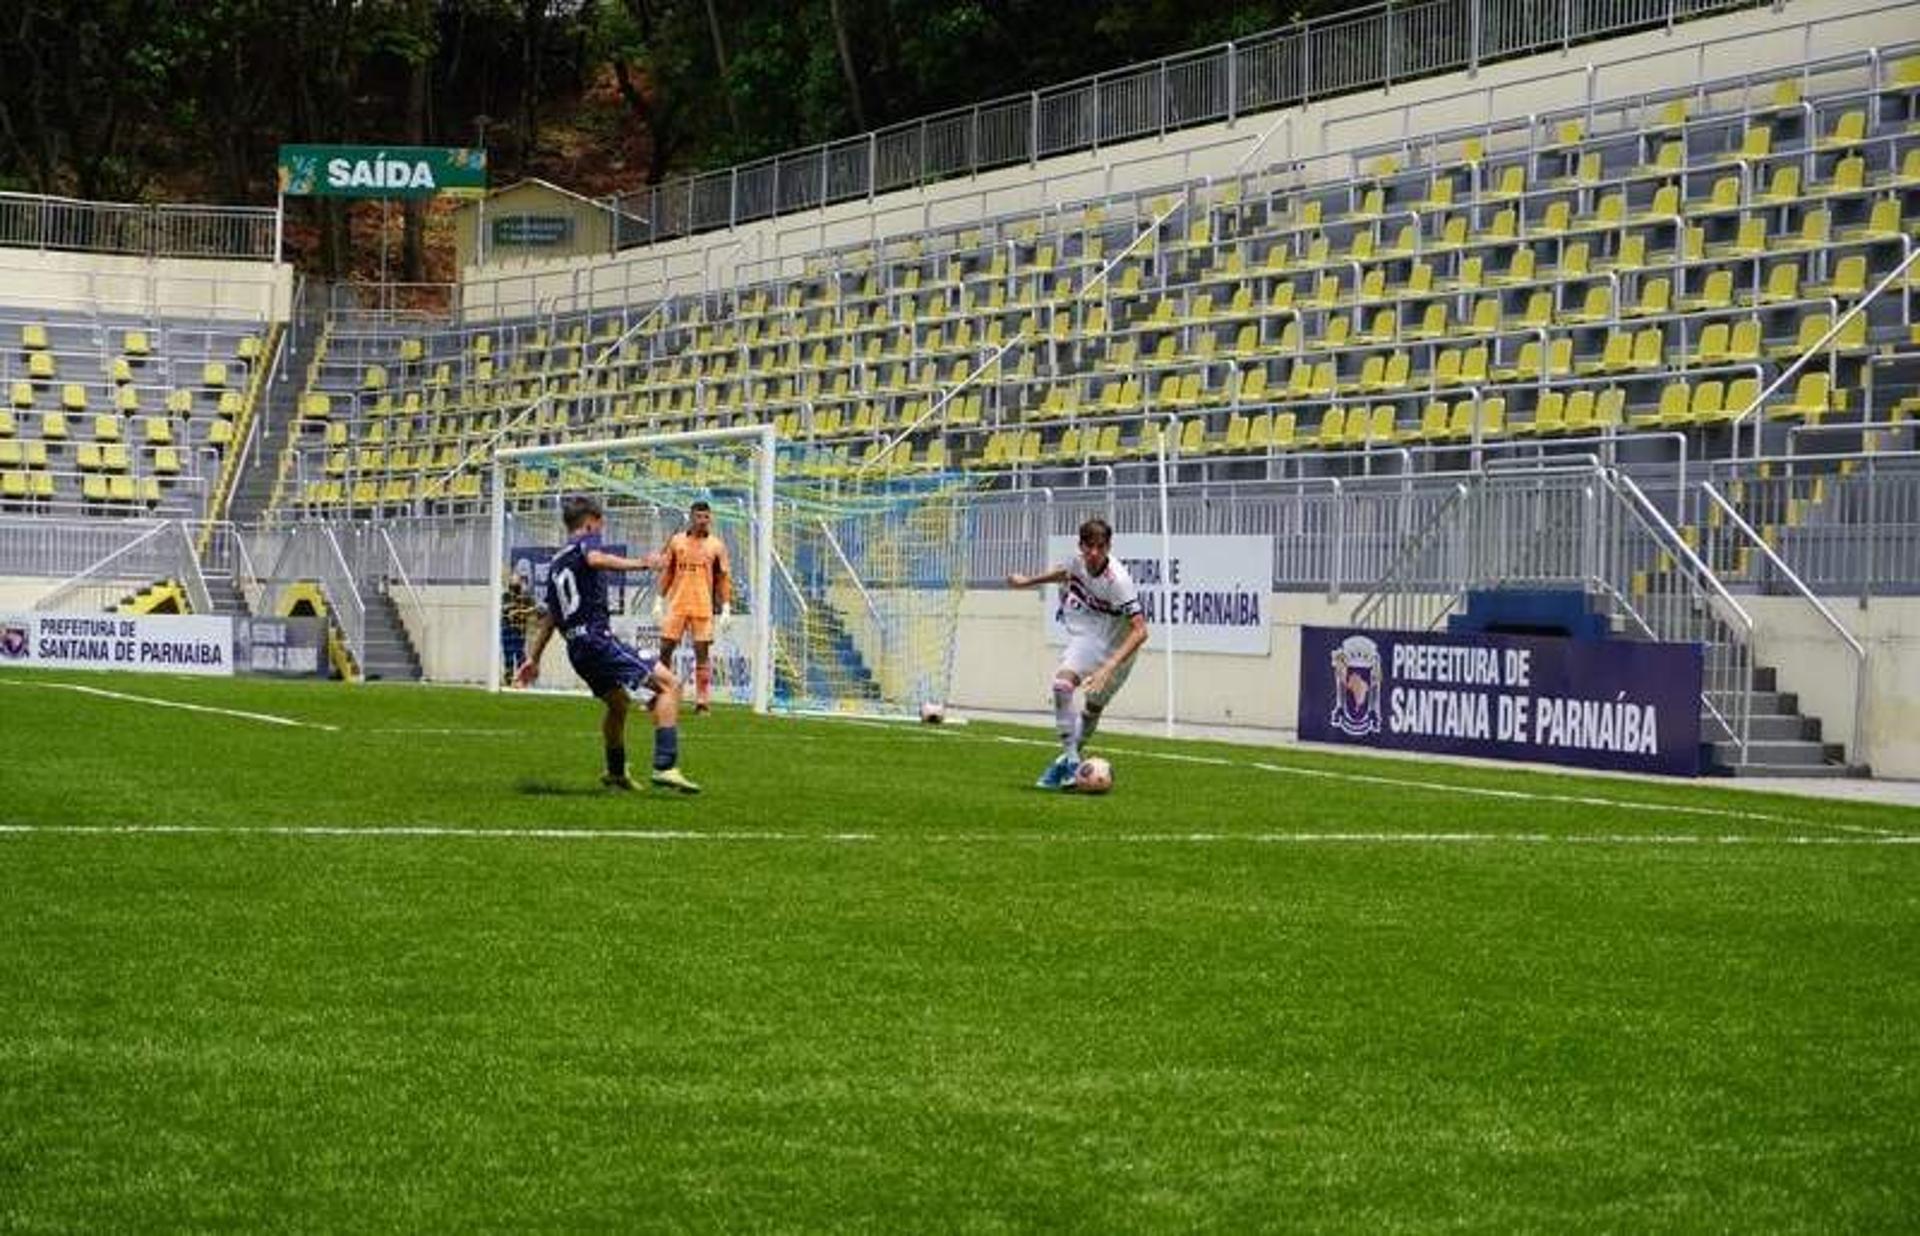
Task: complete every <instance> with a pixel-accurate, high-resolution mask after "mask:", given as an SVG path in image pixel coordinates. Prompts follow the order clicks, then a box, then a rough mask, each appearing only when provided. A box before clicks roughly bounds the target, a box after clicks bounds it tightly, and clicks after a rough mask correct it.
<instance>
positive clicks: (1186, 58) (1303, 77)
mask: <svg viewBox="0 0 1920 1236" xmlns="http://www.w3.org/2000/svg"><path fill="white" fill-rule="evenodd" d="M1764 2H1767V0H1579V2H1578V3H1567V2H1564V0H1563V2H1559V3H1552V2H1550V3H1545V4H1542V3H1539V2H1538V0H1383V2H1382V3H1378V4H1374V5H1371V6H1369V7H1367V8H1364V9H1360V10H1357V11H1353V12H1347V13H1341V14H1337V15H1329V16H1326V17H1322V18H1316V19H1314V20H1312V21H1305V22H1299V23H1296V24H1295V25H1293V26H1290V27H1287V28H1285V29H1281V30H1271V31H1267V32H1266V33H1263V34H1259V35H1255V36H1253V37H1251V38H1248V39H1244V40H1237V41H1235V42H1231V43H1223V44H1219V45H1216V46H1214V47H1209V48H1202V49H1200V50H1197V51H1191V52H1185V53H1182V54H1180V55H1178V56H1172V57H1169V58H1167V59H1164V60H1158V61H1154V62H1152V63H1148V64H1141V65H1134V66H1132V67H1129V68H1125V69H1119V70H1115V71H1113V72H1109V73H1098V74H1095V75H1094V76H1092V77H1088V78H1082V79H1080V80H1078V81H1073V82H1067V83H1064V84H1062V85H1058V86H1050V87H1047V88H1046V89H1044V90H1036V91H1032V92H1030V93H1028V94H1024V95H1013V96H1009V97H1006V98H1001V99H995V100H993V101H991V102H986V103H981V104H977V105H975V106H973V107H967V108H961V109H957V110H955V111H949V112H942V113H939V114H937V115H933V116H927V117H923V118H921V119H919V120H913V121H908V122H906V123H904V124H897V125H892V126H890V127H888V128H885V129H880V130H877V131H875V132H871V133H865V134H861V135H858V136H855V137H849V138H843V139H841V140H838V141H834V142H827V143H824V144H822V145H819V146H814V147H811V148H808V149H805V150H798V151H792V152H789V153H787V154H782V155H779V156H776V157H774V158H770V159H762V160H760V161H758V162H755V163H748V164H743V165H740V166H737V167H731V168H723V169H720V170H717V171H711V172H703V173H700V174H698V175H694V176H688V177H682V178H679V179H676V180H671V181H667V182H664V183H661V184H658V185H655V186H653V187H651V188H649V189H645V190H641V191H639V192H636V193H632V194H624V195H619V196H616V197H614V198H612V199H609V203H608V205H609V209H610V210H612V211H613V212H614V213H615V216H616V218H618V219H620V220H621V223H622V226H621V228H620V236H619V241H618V243H619V245H620V246H621V247H623V248H624V247H629V246H632V245H640V244H652V243H657V242H659V241H663V240H671V239H674V238H677V237H682V236H690V235H693V234H695V233H699V232H706V231H713V230H716V229H719V228H726V227H734V226H737V225H739V224H742V223H747V222H752V221H754V220H758V219H767V218H772V217H775V216H778V215H784V214H790V213H794V212H798V211H804V210H815V209H819V208H821V207H824V206H830V205H834V204H836V203H841V202H850V201H855V200H858V199H861V198H872V197H874V196H875V195H877V194H880V193H887V192H891V191H893V190H897V189H909V188H915V187H918V186H922V185H928V184H933V183H936V182H939V181H944V180H950V179H954V178H956V177H961V176H972V175H977V174H979V173H980V172H984V171H991V170H993V169H995V168H1002V167H1012V166H1016V165H1019V164H1027V165H1033V164H1036V163H1038V162H1039V161H1040V160H1042V159H1048V158H1052V157H1054V156H1056V155H1063V154H1071V153H1075V152H1078V151H1084V150H1093V151H1098V150H1100V149H1102V148H1103V147H1106V146H1111V145H1113V144H1115V143H1119V142H1126V141H1132V140H1135V139H1138V138H1145V137H1154V136H1159V135H1162V134H1165V133H1168V132H1171V131H1175V130H1179V129H1186V128H1192V127H1195V126H1197V125H1203V124H1214V123H1218V122H1222V121H1224V122H1227V123H1232V122H1233V121H1235V120H1237V119H1238V118H1239V117H1241V116H1244V115H1249V114H1252V113H1255V112H1263V111H1268V110H1271V109H1274V108H1279V107H1290V106H1296V105H1300V104H1305V103H1308V102H1311V101H1313V100H1315V99H1322V98H1326V97H1329V96H1332V95H1337V94H1346V93H1351V92H1353V91H1358V90H1367V89H1372V88H1375V87H1381V86H1390V85H1392V84H1393V83H1394V82H1396V81H1402V80H1405V79H1408V78H1412V77H1421V76H1429V75H1432V74H1437V73H1444V72H1450V71H1453V70H1458V69H1466V70H1469V71H1473V70H1477V69H1478V68H1479V66H1480V65H1481V64H1483V63H1485V62H1487V61H1491V60H1499V59H1506V58H1508V57H1513V56H1522V55H1526V54H1528V53H1531V52H1535V51H1539V50H1541V49H1543V48H1547V47H1567V46H1571V45H1572V44H1574V43H1580V42H1586V41H1588V40H1591V39H1596V38H1603V37H1610V36H1613V35H1618V34H1624V33H1628V32H1630V31H1635V30H1647V29H1657V28H1660V27H1671V26H1672V25H1673V24H1674V23H1675V22H1678V21H1682V20H1686V19H1688V18H1693V17H1698V16H1703V15H1706V14H1711V13H1720V12H1728V11H1731V10H1735V9H1742V8H1752V7H1757V6H1758V5H1759V4H1760V3H1764Z"/></svg>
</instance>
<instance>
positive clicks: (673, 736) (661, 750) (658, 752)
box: [653, 725, 680, 772]
mask: <svg viewBox="0 0 1920 1236" xmlns="http://www.w3.org/2000/svg"><path fill="white" fill-rule="evenodd" d="M679 762H680V727H679V726H677V725H663V726H661V727H660V728H659V729H657V730H655V731H654V732H653V768H654V771H655V772H661V771H664V770H665V769H669V768H672V767H673V766H674V765H675V764H678V763H679Z"/></svg>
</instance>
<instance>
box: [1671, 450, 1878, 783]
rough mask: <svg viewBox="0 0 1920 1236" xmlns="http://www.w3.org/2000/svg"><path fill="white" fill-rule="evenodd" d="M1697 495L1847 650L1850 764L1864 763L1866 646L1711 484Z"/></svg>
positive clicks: (1702, 482) (1701, 486)
mask: <svg viewBox="0 0 1920 1236" xmlns="http://www.w3.org/2000/svg"><path fill="white" fill-rule="evenodd" d="M1700 492H1701V493H1704V494H1705V495H1706V496H1707V500H1708V501H1710V502H1712V503H1713V504H1714V505H1715V506H1717V507H1719V508H1720V510H1721V511H1722V512H1723V513H1724V514H1725V515H1726V517H1727V518H1728V519H1730V520H1732V521H1733V525H1734V527H1736V528H1738V529H1739V530H1740V532H1741V535H1743V536H1745V537H1746V538H1747V540H1748V541H1749V542H1750V543H1752V544H1753V545H1754V546H1756V547H1757V548H1758V549H1759V550H1760V553H1761V555H1762V556H1763V557H1765V558H1766V560H1767V561H1768V562H1770V563H1772V564H1773V569H1774V570H1776V571H1778V572H1779V573H1780V577H1781V578H1782V579H1784V580H1786V581H1787V583H1788V584H1790V585H1791V586H1792V588H1793V590H1794V592H1796V593H1798V594H1799V596H1800V599H1801V600H1803V601H1805V602H1807V604H1809V605H1811V606H1813V609H1814V612H1815V613H1817V614H1819V615H1820V617H1821V618H1823V619H1825V620H1826V623H1827V625H1828V626H1829V627H1832V628H1833V631H1834V633H1835V634H1836V635H1838V636H1839V637H1840V640H1841V642H1842V643H1844V644H1846V646H1847V649H1848V651H1850V652H1852V653H1853V762H1854V763H1856V764H1865V763H1867V756H1866V735H1867V730H1866V711H1867V647H1866V645H1865V644H1862V643H1861V642H1860V641H1859V639H1858V638H1856V637H1855V636H1854V634H1853V632H1852V631H1849V630H1848V629H1847V625H1846V624H1845V623H1844V622H1841V621H1840V617H1839V615H1837V614H1835V613H1834V612H1833V610H1832V609H1830V608H1828V606H1827V603H1826V602H1825V601H1822V600H1821V599H1820V598H1819V597H1818V596H1816V595H1815V594H1814V591H1813V589H1811V588H1809V587H1807V585H1806V583H1805V582H1804V581H1803V580H1802V579H1801V578H1800V576H1799V574H1798V573H1796V572H1795V571H1794V569H1793V568H1792V567H1790V566H1788V565H1787V563H1786V560H1785V559H1783V558H1782V557H1781V556H1780V555H1779V554H1777V553H1775V552H1774V549H1773V546H1771V545H1769V544H1767V541H1766V538H1765V537H1762V536H1761V535H1760V534H1759V533H1758V532H1756V531H1754V528H1753V525H1752V524H1749V523H1748V522H1747V521H1746V519H1745V518H1744V517H1743V516H1742V515H1741V514H1740V512H1739V511H1738V510H1736V509H1735V508H1734V505H1733V503H1731V502H1729V501H1727V499H1726V498H1725V497H1724V496H1722V495H1721V493H1720V491H1719V490H1717V489H1715V488H1714V487H1713V482H1711V481H1701V482H1700Z"/></svg>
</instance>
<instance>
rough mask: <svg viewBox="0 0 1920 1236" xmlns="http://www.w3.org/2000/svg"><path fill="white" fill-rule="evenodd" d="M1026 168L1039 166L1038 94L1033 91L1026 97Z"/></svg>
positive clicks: (1036, 91)
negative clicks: (1027, 109)
mask: <svg viewBox="0 0 1920 1236" xmlns="http://www.w3.org/2000/svg"><path fill="white" fill-rule="evenodd" d="M1027 107H1028V108H1029V109H1030V111H1029V114H1028V117H1027V166H1028V167H1038V166H1039V165H1040V92H1039V91H1038V90H1035V91H1033V92H1032V93H1031V94H1029V95H1028V96H1027Z"/></svg>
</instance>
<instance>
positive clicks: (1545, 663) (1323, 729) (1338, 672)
mask: <svg viewBox="0 0 1920 1236" xmlns="http://www.w3.org/2000/svg"><path fill="white" fill-rule="evenodd" d="M1701 674H1702V656H1701V650H1700V648H1699V646H1698V645H1695V644H1643V643H1636V642H1634V641H1631V640H1575V639H1551V638H1540V637H1530V636H1517V635H1447V634H1442V633H1438V632H1433V633H1428V632H1412V631H1355V630H1352V629H1350V628H1343V627H1302V628H1301V630H1300V700H1299V727H1300V737H1301V739H1302V740H1303V741H1307V742H1328V743H1342V744H1347V745H1352V746H1361V747H1387V748H1392V749H1394V750H1399V751H1433V752H1444V753H1447V754H1452V755H1478V756H1485V757H1488V758H1490V759H1499V760H1529V761H1536V762H1541V763H1549V764H1569V765H1573V766H1575V767H1579V768H1606V769H1614V770H1618V771H1627V772H1651V773H1667V774H1671V775H1674V776H1683V777H1691V776H1695V775H1697V774H1698V773H1699V771H1700V679H1701Z"/></svg>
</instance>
